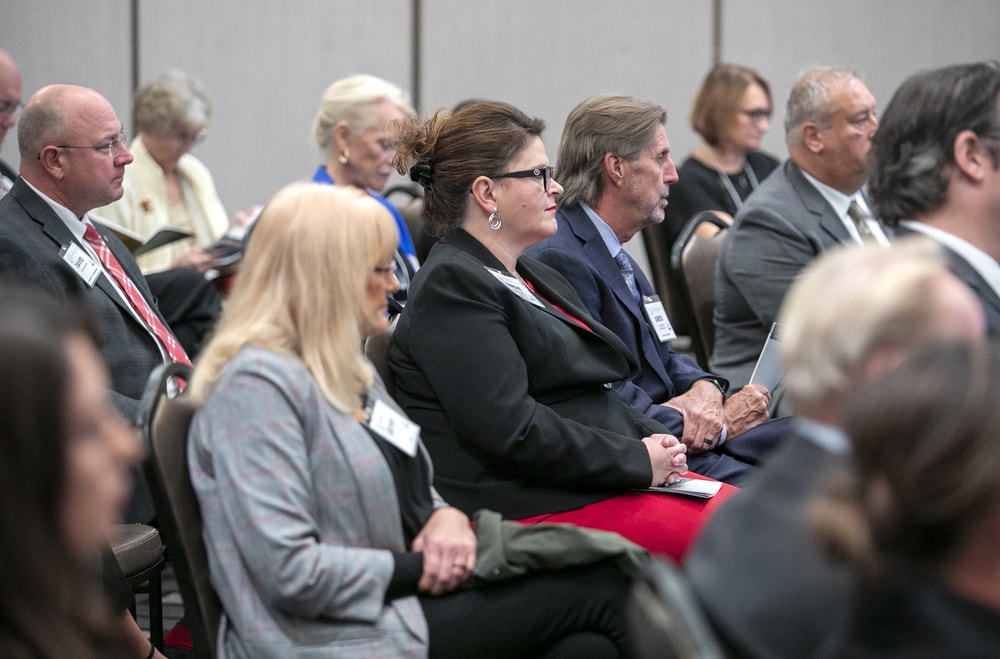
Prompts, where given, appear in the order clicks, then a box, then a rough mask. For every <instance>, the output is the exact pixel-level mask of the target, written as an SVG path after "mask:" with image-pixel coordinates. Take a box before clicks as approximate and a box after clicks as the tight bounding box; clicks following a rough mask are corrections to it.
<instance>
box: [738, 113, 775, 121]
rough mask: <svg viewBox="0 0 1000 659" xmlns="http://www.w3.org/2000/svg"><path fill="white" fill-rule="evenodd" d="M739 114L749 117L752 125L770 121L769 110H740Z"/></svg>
mask: <svg viewBox="0 0 1000 659" xmlns="http://www.w3.org/2000/svg"><path fill="white" fill-rule="evenodd" d="M740 112H742V113H743V114H745V115H746V116H748V117H750V121H753V122H754V123H757V122H761V121H764V120H765V119H766V120H768V121H770V120H771V111H770V110H740Z"/></svg>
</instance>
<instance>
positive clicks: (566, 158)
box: [555, 93, 667, 206]
mask: <svg viewBox="0 0 1000 659" xmlns="http://www.w3.org/2000/svg"><path fill="white" fill-rule="evenodd" d="M666 123H667V111H666V110H664V109H663V107H662V106H660V105H657V104H656V103H653V102H650V101H645V100H643V99H640V98H636V97H635V96H626V95H625V94H616V93H612V94H601V95H599V96H591V97H590V98H588V99H586V100H584V101H583V102H581V103H580V104H579V105H577V106H576V107H575V108H573V110H572V111H571V112H570V113H569V116H568V117H567V118H566V125H565V126H564V127H563V133H562V139H561V140H560V142H559V157H558V158H557V160H556V171H555V177H556V178H557V179H558V180H559V183H560V184H561V185H562V186H563V193H562V194H561V195H559V197H558V198H557V199H556V202H557V203H558V204H559V205H560V206H569V205H572V204H575V203H579V202H581V201H582V202H584V203H586V204H588V205H591V206H593V205H595V204H596V203H597V201H598V200H599V199H600V198H601V194H602V192H603V190H602V179H601V174H602V171H603V161H604V155H605V154H606V153H615V154H618V155H619V156H621V157H622V158H625V159H626V160H636V159H638V158H639V156H640V155H641V154H642V151H643V149H645V148H646V145H647V144H649V142H650V140H651V139H652V138H653V134H654V133H655V131H656V127H657V126H665V125H666Z"/></svg>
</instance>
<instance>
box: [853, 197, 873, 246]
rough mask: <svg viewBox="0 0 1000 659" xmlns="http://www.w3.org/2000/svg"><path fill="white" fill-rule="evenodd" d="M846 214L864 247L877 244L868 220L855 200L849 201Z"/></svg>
mask: <svg viewBox="0 0 1000 659" xmlns="http://www.w3.org/2000/svg"><path fill="white" fill-rule="evenodd" d="M847 214H848V215H849V216H850V218H851V219H852V220H853V221H854V226H855V228H856V229H857V230H858V235H859V236H861V242H863V243H865V244H866V245H867V244H875V243H876V242H878V241H877V240H876V239H875V234H873V233H872V228H871V227H870V226H868V220H867V218H866V217H865V212H864V211H863V210H861V206H860V205H859V204H858V201H857V200H856V199H852V200H851V205H850V206H849V207H848V209H847Z"/></svg>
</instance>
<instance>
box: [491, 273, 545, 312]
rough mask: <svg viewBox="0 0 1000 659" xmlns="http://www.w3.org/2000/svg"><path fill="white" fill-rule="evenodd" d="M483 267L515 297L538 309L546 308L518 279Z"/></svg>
mask: <svg viewBox="0 0 1000 659" xmlns="http://www.w3.org/2000/svg"><path fill="white" fill-rule="evenodd" d="M483 267H484V268H486V271H487V272H489V273H490V274H491V275H493V276H494V277H496V278H497V281H499V282H500V283H501V284H503V285H504V286H506V287H507V288H508V289H510V292H511V293H513V294H514V295H516V296H518V297H519V298H521V299H522V300H525V301H526V302H530V303H532V304H533V305H535V306H536V307H539V308H542V309H544V308H545V305H544V304H542V301H541V300H539V299H538V298H537V297H535V294H534V293H532V292H531V291H530V290H528V287H527V286H525V285H524V283H523V282H522V281H521V280H520V279H518V278H517V277H512V276H511V275H508V274H507V273H506V272H500V271H499V270H494V269H493V268H487V267H486V266H483Z"/></svg>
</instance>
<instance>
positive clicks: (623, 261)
mask: <svg viewBox="0 0 1000 659" xmlns="http://www.w3.org/2000/svg"><path fill="white" fill-rule="evenodd" d="M615 262H616V263H618V269H619V270H621V273H622V277H623V278H624V279H625V285H626V286H628V292H629V293H631V294H632V299H633V300H635V301H636V303H638V302H639V287H638V286H636V283H635V273H634V272H633V271H632V262H631V261H629V260H628V254H626V253H625V249H624V248H622V249H620V250H618V254H616V255H615Z"/></svg>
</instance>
